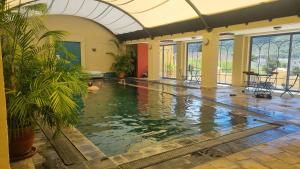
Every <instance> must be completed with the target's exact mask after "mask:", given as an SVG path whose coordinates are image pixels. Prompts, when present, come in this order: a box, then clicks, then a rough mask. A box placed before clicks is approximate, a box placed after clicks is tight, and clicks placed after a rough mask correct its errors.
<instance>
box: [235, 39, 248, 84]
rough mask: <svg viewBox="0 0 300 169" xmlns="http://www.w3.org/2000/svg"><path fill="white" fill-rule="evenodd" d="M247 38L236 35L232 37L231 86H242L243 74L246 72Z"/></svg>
mask: <svg viewBox="0 0 300 169" xmlns="http://www.w3.org/2000/svg"><path fill="white" fill-rule="evenodd" d="M248 56H249V37H245V36H242V35H238V36H235V37H234V49H233V63H232V86H243V84H244V75H243V72H244V71H247V70H248V61H249V59H248V58H249V57H248Z"/></svg>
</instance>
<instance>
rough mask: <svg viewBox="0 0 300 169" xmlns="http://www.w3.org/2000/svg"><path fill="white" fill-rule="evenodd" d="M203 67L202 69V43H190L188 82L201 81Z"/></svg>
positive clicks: (188, 46) (188, 50)
mask: <svg viewBox="0 0 300 169" xmlns="http://www.w3.org/2000/svg"><path fill="white" fill-rule="evenodd" d="M201 67H202V43H201V42H190V43H188V44H187V67H186V76H187V79H188V80H196V77H195V76H197V79H198V80H200V81H201Z"/></svg>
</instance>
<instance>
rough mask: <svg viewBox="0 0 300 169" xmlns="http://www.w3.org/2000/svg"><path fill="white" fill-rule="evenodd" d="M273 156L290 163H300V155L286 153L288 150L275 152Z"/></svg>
mask: <svg viewBox="0 0 300 169" xmlns="http://www.w3.org/2000/svg"><path fill="white" fill-rule="evenodd" d="M273 156H274V157H276V158H277V159H279V160H282V161H284V162H286V163H289V164H297V163H300V156H295V155H292V154H290V153H286V152H283V153H276V154H273Z"/></svg>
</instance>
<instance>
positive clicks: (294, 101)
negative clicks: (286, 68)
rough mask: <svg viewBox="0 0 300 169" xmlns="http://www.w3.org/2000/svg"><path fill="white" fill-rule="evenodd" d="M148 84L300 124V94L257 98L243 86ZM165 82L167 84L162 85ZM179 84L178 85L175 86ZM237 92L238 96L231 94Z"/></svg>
mask: <svg viewBox="0 0 300 169" xmlns="http://www.w3.org/2000/svg"><path fill="white" fill-rule="evenodd" d="M143 83H144V85H145V83H146V85H147V87H150V88H157V89H159V90H161V91H165V92H168V93H173V94H176V95H183V96H184V95H192V96H195V97H199V98H206V99H209V100H214V101H216V102H218V103H223V104H226V105H230V106H235V107H241V108H244V109H247V110H248V111H255V112H260V113H263V114H266V115H268V116H270V117H272V118H273V119H276V120H282V121H286V122H290V123H294V124H298V125H300V96H299V95H296V96H295V97H293V98H292V97H290V96H289V95H285V96H284V97H280V93H276V92H274V93H273V98H272V99H262V98H255V97H253V95H252V94H251V93H247V94H245V93H243V92H242V91H243V88H240V87H231V86H218V88H214V89H206V88H203V89H200V88H199V86H198V88H195V86H192V88H187V87H182V86H183V85H182V82H181V81H176V80H161V81H159V82H154V83H147V82H140V84H143ZM162 84H165V85H162ZM175 86H178V87H175ZM230 94H235V95H236V96H230Z"/></svg>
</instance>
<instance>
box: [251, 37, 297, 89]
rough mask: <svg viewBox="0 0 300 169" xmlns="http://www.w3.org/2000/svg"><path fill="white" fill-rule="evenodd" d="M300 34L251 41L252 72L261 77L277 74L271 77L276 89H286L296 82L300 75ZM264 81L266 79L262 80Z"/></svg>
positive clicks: (259, 38)
mask: <svg viewBox="0 0 300 169" xmlns="http://www.w3.org/2000/svg"><path fill="white" fill-rule="evenodd" d="M299 42H300V34H292V33H290V34H280V35H268V36H258V37H253V38H252V39H251V55H250V56H251V59H250V70H251V71H253V72H256V73H259V74H261V75H263V74H270V73H272V72H277V73H278V74H277V75H273V76H272V77H271V82H274V88H277V89H285V88H286V87H289V85H292V84H294V82H295V86H294V87H293V89H294V90H299V89H300V87H299V82H296V81H295V80H296V77H297V74H299V73H300V49H299V48H300V43H299ZM262 80H264V79H262Z"/></svg>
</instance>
